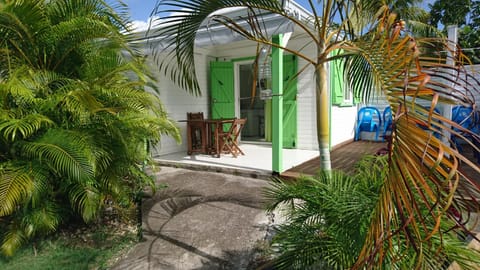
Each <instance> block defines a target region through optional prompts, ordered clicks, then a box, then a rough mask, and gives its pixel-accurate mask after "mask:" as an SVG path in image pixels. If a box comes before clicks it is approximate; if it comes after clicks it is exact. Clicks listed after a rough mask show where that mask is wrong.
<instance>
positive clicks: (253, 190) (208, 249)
mask: <svg viewBox="0 0 480 270" xmlns="http://www.w3.org/2000/svg"><path fill="white" fill-rule="evenodd" d="M156 176H157V179H158V180H157V183H158V184H166V185H167V186H168V188H166V189H162V190H160V191H159V192H157V193H156V194H155V195H153V196H152V197H151V198H149V199H147V200H146V201H145V202H144V207H143V214H144V215H143V232H144V240H145V241H143V242H141V243H139V244H137V245H136V246H135V248H134V249H133V250H132V251H130V252H129V253H128V254H127V256H126V257H125V258H123V259H121V260H120V261H119V262H118V263H117V264H116V265H115V266H114V267H113V268H112V269H116V270H118V269H248V268H249V267H250V266H251V265H252V261H253V260H254V251H255V248H256V246H257V245H258V244H259V243H261V242H262V241H263V240H264V238H265V235H266V231H267V229H268V227H269V225H270V223H271V219H270V217H269V216H268V215H267V213H266V212H265V211H264V210H263V206H264V200H263V197H262V189H263V188H264V187H266V186H268V181H265V180H258V179H252V178H246V177H240V176H234V175H228V174H219V173H210V172H198V171H189V170H184V169H175V168H167V167H164V168H162V170H161V172H160V173H158V174H157V175H156Z"/></svg>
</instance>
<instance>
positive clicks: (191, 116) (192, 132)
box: [187, 112, 206, 155]
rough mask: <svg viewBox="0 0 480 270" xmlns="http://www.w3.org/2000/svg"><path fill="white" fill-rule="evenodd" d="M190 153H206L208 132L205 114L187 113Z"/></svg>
mask: <svg viewBox="0 0 480 270" xmlns="http://www.w3.org/2000/svg"><path fill="white" fill-rule="evenodd" d="M187 141H188V151H187V153H188V154H189V155H191V154H192V153H205V152H206V132H205V122H204V118H203V112H198V113H187Z"/></svg>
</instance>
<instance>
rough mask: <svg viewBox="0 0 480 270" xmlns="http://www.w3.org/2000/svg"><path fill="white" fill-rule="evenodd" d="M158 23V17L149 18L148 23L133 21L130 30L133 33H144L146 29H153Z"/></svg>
mask: <svg viewBox="0 0 480 270" xmlns="http://www.w3.org/2000/svg"><path fill="white" fill-rule="evenodd" d="M158 22H159V17H157V16H154V17H150V18H149V19H148V21H140V20H135V21H132V24H131V29H132V30H133V32H141V31H146V30H147V29H148V27H154V26H155V25H156V24H158ZM150 24H151V25H150Z"/></svg>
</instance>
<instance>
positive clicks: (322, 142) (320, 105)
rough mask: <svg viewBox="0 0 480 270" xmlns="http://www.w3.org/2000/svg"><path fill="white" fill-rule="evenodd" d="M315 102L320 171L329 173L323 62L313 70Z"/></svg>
mask: <svg viewBox="0 0 480 270" xmlns="http://www.w3.org/2000/svg"><path fill="white" fill-rule="evenodd" d="M315 83H316V85H315V100H316V108H317V139H318V147H319V150H320V169H322V170H325V171H331V169H332V164H331V160H330V102H329V95H328V88H327V69H326V64H325V62H324V61H321V62H320V64H319V65H317V67H316V70H315Z"/></svg>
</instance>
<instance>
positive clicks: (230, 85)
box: [140, 1, 357, 173]
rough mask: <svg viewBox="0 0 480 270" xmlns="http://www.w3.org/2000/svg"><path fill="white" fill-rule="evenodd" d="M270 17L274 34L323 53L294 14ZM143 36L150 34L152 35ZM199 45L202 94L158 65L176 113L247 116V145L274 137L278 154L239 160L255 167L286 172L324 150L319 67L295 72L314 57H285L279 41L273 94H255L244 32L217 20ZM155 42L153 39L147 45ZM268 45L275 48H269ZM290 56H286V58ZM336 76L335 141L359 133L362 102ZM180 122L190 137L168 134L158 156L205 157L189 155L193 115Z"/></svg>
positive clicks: (167, 102)
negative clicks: (297, 23) (188, 128)
mask: <svg viewBox="0 0 480 270" xmlns="http://www.w3.org/2000/svg"><path fill="white" fill-rule="evenodd" d="M286 2H287V4H286V5H287V6H286V7H285V8H286V9H287V10H289V11H290V12H291V13H292V14H294V15H295V16H298V18H306V17H308V16H310V14H309V12H308V11H307V10H305V9H304V8H303V7H301V6H300V5H299V4H297V3H295V2H293V1H286ZM226 12H227V13H228V15H229V17H236V16H241V15H242V14H244V12H245V11H244V10H243V9H234V10H228V11H226ZM239 18H240V17H239ZM263 20H264V22H265V25H266V30H267V32H268V34H269V35H270V36H272V38H273V39H277V41H278V42H283V44H287V47H288V48H291V49H292V50H301V51H302V53H304V54H307V55H314V54H315V53H316V52H315V49H314V47H313V46H309V42H310V41H309V39H308V37H307V36H306V35H305V34H304V33H303V32H302V31H301V30H299V29H296V28H294V27H293V24H292V23H291V22H289V21H287V20H285V19H284V18H282V17H280V16H277V15H273V14H265V15H264V16H263ZM140 42H145V43H146V42H147V41H146V40H145V39H144V40H140ZM150 42H151V39H150ZM155 42H156V43H155V44H157V45H156V46H161V45H162V44H161V43H162V40H161V38H160V39H157V40H156V41H155ZM196 45H197V49H196V59H195V63H192V64H195V66H196V71H197V78H198V80H199V83H200V87H201V91H202V95H201V96H194V95H191V94H189V93H188V92H187V91H185V90H183V89H181V88H179V87H178V86H177V85H175V84H174V83H173V82H172V81H171V80H170V79H168V78H166V77H165V76H164V75H163V74H160V73H157V75H158V89H159V91H160V98H161V100H162V102H163V104H164V106H165V108H166V110H167V112H168V114H169V117H170V118H172V119H174V120H184V119H186V114H187V112H203V113H204V115H205V117H206V118H230V117H238V118H245V117H246V118H247V119H248V120H247V124H246V126H245V128H244V130H243V132H242V134H241V142H242V147H248V146H247V145H249V144H253V145H257V146H258V145H260V146H265V145H267V146H268V148H269V146H270V145H271V149H272V152H271V154H270V157H266V159H267V160H258V159H259V158H260V157H259V156H258V155H257V154H255V152H254V153H253V154H251V153H250V154H249V155H248V154H247V155H246V156H241V157H239V158H237V159H236V161H234V162H242V160H243V161H245V160H249V161H250V162H253V163H252V164H251V165H247V166H246V167H248V168H250V169H253V170H267V171H270V172H274V173H281V172H283V171H285V170H287V169H289V168H290V167H292V166H294V165H297V164H298V163H301V162H304V161H306V160H308V159H311V158H313V157H316V156H318V143H317V135H316V117H315V114H316V108H315V92H314V89H315V85H314V76H313V68H312V67H311V66H309V67H308V68H307V69H306V70H305V71H304V72H302V73H301V74H300V76H299V77H298V78H296V79H295V80H291V78H292V76H293V75H294V74H296V72H297V69H298V68H301V67H303V66H305V65H306V64H307V63H306V61H304V60H303V59H298V57H296V56H294V55H290V54H288V53H285V52H284V53H283V54H282V56H281V57H280V56H278V53H277V54H275V53H276V51H275V50H276V49H273V53H272V54H271V57H272V66H271V67H269V66H268V65H267V66H266V67H265V68H266V70H264V72H267V73H268V72H269V71H268V69H269V68H271V71H272V72H271V77H272V92H273V94H272V95H271V96H270V98H267V99H263V98H262V97H261V94H260V93H258V92H257V93H256V94H255V97H254V99H253V102H252V95H251V93H252V91H251V89H252V74H253V70H252V66H253V65H252V64H253V62H254V59H255V55H256V50H257V44H256V43H255V42H252V41H248V40H245V39H243V38H242V37H239V36H238V35H236V34H235V33H233V32H232V31H231V30H228V29H226V28H225V27H222V26H219V25H217V26H215V25H209V27H208V30H207V29H206V28H203V29H200V31H199V32H198V34H197V39H196ZM149 46H150V45H145V47H146V48H147V47H149ZM264 49H265V50H267V54H268V51H269V48H266V47H264ZM150 54H151V53H150ZM282 58H283V60H280V59H282ZM280 61H282V64H280ZM331 66H333V65H331ZM153 68H154V69H155V67H153ZM282 77H283V78H282ZM330 78H331V79H330V89H332V91H331V94H332V97H331V100H332V102H331V106H330V118H331V142H330V146H331V147H334V146H335V145H338V144H341V143H343V142H346V141H349V140H352V138H353V136H354V123H355V118H356V113H357V106H356V105H355V104H354V102H353V99H352V95H351V93H350V92H349V91H348V90H344V89H345V88H343V78H342V76H341V74H338V73H337V72H335V70H334V69H333V68H330ZM282 84H283V87H282ZM262 87H263V88H265V86H264V85H260V88H262ZM267 92H268V91H267ZM267 92H265V91H264V92H262V93H263V94H265V93H267ZM282 111H283V113H282ZM279 116H282V117H279ZM178 125H179V127H180V129H181V134H182V138H183V142H182V144H180V145H178V144H177V143H176V142H175V141H174V140H173V139H171V138H168V137H165V138H163V139H162V141H161V143H160V145H157V146H156V147H155V151H154V154H155V156H156V157H159V158H162V159H169V158H172V157H173V156H175V155H177V161H178V157H179V153H180V157H181V158H180V159H182V160H189V161H199V160H201V159H202V155H198V156H192V157H189V156H187V155H186V153H187V140H186V123H185V122H179V124H178ZM276 126H277V128H276ZM258 149H259V148H258ZM258 149H257V150H258ZM282 149H283V150H282ZM257 150H252V151H257ZM258 151H260V150H258ZM299 152H302V153H303V154H306V155H305V156H304V158H303V159H298V153H299ZM173 159H175V158H173ZM226 159H227V158H226V157H225V158H224V157H223V156H222V158H220V159H218V160H217V161H216V162H215V163H219V164H220V163H224V162H227V163H228V162H229V161H226ZM255 159H257V160H255ZM264 159H265V158H264ZM254 160H255V161H254ZM261 163H266V164H268V165H267V168H261V165H259V164H261Z"/></svg>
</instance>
